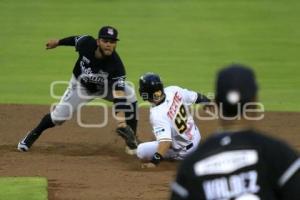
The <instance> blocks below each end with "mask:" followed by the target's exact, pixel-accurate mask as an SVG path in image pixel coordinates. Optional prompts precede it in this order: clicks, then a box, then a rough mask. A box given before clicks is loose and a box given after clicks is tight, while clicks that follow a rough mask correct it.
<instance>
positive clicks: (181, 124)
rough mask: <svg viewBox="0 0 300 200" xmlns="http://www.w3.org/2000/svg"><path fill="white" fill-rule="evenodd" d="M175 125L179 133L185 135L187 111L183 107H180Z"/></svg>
mask: <svg viewBox="0 0 300 200" xmlns="http://www.w3.org/2000/svg"><path fill="white" fill-rule="evenodd" d="M175 124H176V126H177V129H178V131H179V133H183V132H185V131H186V129H187V117H186V110H185V107H184V106H183V105H181V106H180V108H179V112H178V113H177V115H176V117H175Z"/></svg>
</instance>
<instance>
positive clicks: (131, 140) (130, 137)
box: [117, 125, 138, 149]
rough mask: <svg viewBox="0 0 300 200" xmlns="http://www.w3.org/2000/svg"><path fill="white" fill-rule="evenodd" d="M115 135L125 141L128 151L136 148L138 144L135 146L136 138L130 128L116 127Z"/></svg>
mask: <svg viewBox="0 0 300 200" xmlns="http://www.w3.org/2000/svg"><path fill="white" fill-rule="evenodd" d="M117 133H118V134H119V136H121V137H122V138H123V139H124V140H125V143H126V145H127V146H128V147H129V148H130V149H136V148H137V145H138V144H137V140H136V136H135V134H134V132H133V130H132V128H131V127H130V126H128V125H127V126H126V127H118V128H117Z"/></svg>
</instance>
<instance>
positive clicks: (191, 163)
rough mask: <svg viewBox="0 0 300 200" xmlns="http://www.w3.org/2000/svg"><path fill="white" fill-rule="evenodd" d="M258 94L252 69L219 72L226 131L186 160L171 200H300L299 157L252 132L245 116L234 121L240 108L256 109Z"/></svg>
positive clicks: (218, 90)
mask: <svg viewBox="0 0 300 200" xmlns="http://www.w3.org/2000/svg"><path fill="white" fill-rule="evenodd" d="M256 94H257V84H256V81H255V77H254V73H253V71H252V70H250V69H249V68H247V67H244V66H241V65H232V66H229V67H228V68H225V69H223V70H221V71H220V72H219V74H218V78H217V83H216V104H217V106H218V110H219V112H222V113H223V115H224V116H223V117H222V118H221V120H220V123H221V129H220V130H219V131H218V132H217V133H215V134H214V135H213V136H211V137H210V138H209V139H207V140H206V141H205V142H204V143H203V144H200V146H199V148H198V149H197V150H196V151H195V152H194V153H192V154H191V156H190V157H188V158H187V159H186V160H185V161H183V163H182V164H181V166H180V168H179V171H178V174H177V178H176V181H175V182H174V183H173V184H172V186H171V187H172V194H171V199H172V200H181V199H189V200H196V199H197V200H200V199H201V200H279V199H285V200H299V199H300V190H299V186H300V170H299V168H300V158H299V154H298V153H297V152H296V151H295V150H293V149H292V148H291V147H289V146H288V145H287V144H285V143H284V142H282V141H279V140H277V139H273V138H270V137H268V136H264V135H262V134H261V133H259V132H258V131H256V130H254V129H253V128H251V124H250V122H249V120H246V119H247V117H245V116H244V115H240V117H241V120H238V119H237V118H235V116H238V115H239V109H240V111H244V113H245V112H246V111H247V109H249V110H250V109H255V107H254V106H253V105H255V103H254V102H255V99H256ZM250 102H252V103H250ZM251 111H252V110H251ZM252 117H253V116H252ZM230 118H231V119H230Z"/></svg>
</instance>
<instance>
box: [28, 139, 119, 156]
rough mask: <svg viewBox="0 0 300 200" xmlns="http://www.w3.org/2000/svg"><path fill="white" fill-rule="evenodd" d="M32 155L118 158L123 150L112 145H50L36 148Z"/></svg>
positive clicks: (33, 149)
mask: <svg viewBox="0 0 300 200" xmlns="http://www.w3.org/2000/svg"><path fill="white" fill-rule="evenodd" d="M30 153H39V154H46V155H53V154H57V155H63V156H102V155H110V156H118V155H119V154H121V153H122V149H120V147H117V146H116V145H112V144H104V145H103V144H100V145H96V144H82V143H71V144H70V143H58V142H55V143H48V144H47V146H34V147H33V148H32V149H31V152H30Z"/></svg>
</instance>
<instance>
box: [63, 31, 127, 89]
mask: <svg viewBox="0 0 300 200" xmlns="http://www.w3.org/2000/svg"><path fill="white" fill-rule="evenodd" d="M59 45H66V46H75V48H76V51H77V52H78V53H79V57H78V59H77V61H76V63H75V66H74V69H73V74H74V76H75V77H76V79H77V80H79V81H80V82H81V83H82V85H83V86H84V87H86V88H87V89H88V91H89V92H91V93H95V92H97V93H101V92H103V91H104V89H105V88H106V87H107V88H108V89H109V90H111V89H112V87H114V89H116V90H124V87H125V78H126V76H125V74H126V73H125V67H124V65H123V63H122V61H121V59H120V57H119V55H118V53H117V52H116V51H114V52H113V53H112V55H111V56H106V57H104V58H102V59H97V58H96V57H95V50H96V49H97V43H96V40H95V38H93V37H92V36H71V37H67V38H64V39H61V40H60V41H59Z"/></svg>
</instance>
